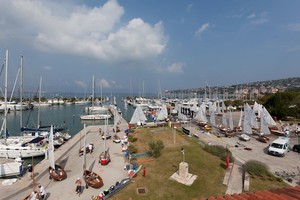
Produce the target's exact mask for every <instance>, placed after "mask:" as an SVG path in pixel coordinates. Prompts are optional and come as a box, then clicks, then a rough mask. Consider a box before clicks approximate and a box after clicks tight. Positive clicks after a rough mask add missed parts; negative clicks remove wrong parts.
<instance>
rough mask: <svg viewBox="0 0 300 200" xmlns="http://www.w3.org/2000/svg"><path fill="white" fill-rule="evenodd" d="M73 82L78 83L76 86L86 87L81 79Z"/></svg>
mask: <svg viewBox="0 0 300 200" xmlns="http://www.w3.org/2000/svg"><path fill="white" fill-rule="evenodd" d="M74 82H75V84H76V85H78V86H80V87H82V88H86V87H87V85H86V83H85V82H83V81H74Z"/></svg>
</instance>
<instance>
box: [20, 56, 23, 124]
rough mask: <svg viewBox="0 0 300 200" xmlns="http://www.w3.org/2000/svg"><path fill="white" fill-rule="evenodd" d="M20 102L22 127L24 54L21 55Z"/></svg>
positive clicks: (21, 122)
mask: <svg viewBox="0 0 300 200" xmlns="http://www.w3.org/2000/svg"><path fill="white" fill-rule="evenodd" d="M20 73H21V75H20V104H21V112H20V127H23V115H22V113H23V112H22V111H23V56H22V55H21V64H20Z"/></svg>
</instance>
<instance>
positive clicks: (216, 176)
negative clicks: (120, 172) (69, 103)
mask: <svg viewBox="0 0 300 200" xmlns="http://www.w3.org/2000/svg"><path fill="white" fill-rule="evenodd" d="M134 137H136V138H137V141H136V142H135V143H134V145H135V147H136V149H137V151H138V153H144V152H147V151H148V150H149V145H148V144H149V142H152V141H158V140H161V141H163V144H164V148H163V149H162V150H161V156H160V157H158V158H153V157H138V158H137V160H136V162H137V163H138V164H143V166H144V167H146V177H143V176H142V173H143V172H142V170H141V172H139V174H138V175H137V177H136V178H134V179H133V182H132V183H130V184H129V185H128V186H127V187H126V188H125V189H123V190H121V191H120V192H118V193H117V194H116V195H114V196H112V197H111V198H110V199H115V200H119V199H130V198H131V199H134V200H152V199H153V200H156V199H166V200H168V199H172V200H173V199H174V200H177V199H178V200H182V199H193V198H195V199H199V198H200V197H206V198H207V197H209V196H218V195H221V196H223V195H225V192H226V189H227V187H226V186H224V185H223V184H222V183H223V179H224V175H225V170H224V168H222V164H223V165H224V161H222V160H221V159H220V158H224V154H223V153H224V152H225V153H226V154H225V155H227V153H228V150H227V149H226V148H225V149H224V148H221V147H220V148H219V147H217V150H216V152H217V154H216V155H212V153H209V152H208V151H205V150H204V149H203V146H201V145H200V144H199V143H198V141H197V140H195V138H189V137H187V136H186V135H185V134H182V133H181V132H180V131H177V132H176V143H175V144H174V137H173V131H172V129H169V128H168V127H158V128H141V129H139V132H138V133H137V132H135V133H134ZM181 148H184V152H185V154H184V159H185V162H187V163H188V164H189V173H191V174H194V175H197V176H198V178H197V179H196V180H195V182H194V183H193V185H191V186H186V185H183V184H180V183H177V182H176V181H172V180H169V178H170V176H171V175H172V174H173V173H175V172H176V171H177V170H178V168H179V163H180V162H182V160H183V155H182V153H181ZM212 149H213V148H212ZM222 155H223V156H222ZM230 155H231V153H230ZM250 176H251V177H250V188H249V189H250V191H252V192H254V191H257V190H265V189H273V188H280V187H286V186H287V184H286V183H284V182H283V181H280V180H277V178H276V177H273V175H272V176H270V174H268V175H263V176H256V175H254V174H252V175H250ZM138 188H147V193H146V194H145V195H138V194H137V192H136V191H137V189H138Z"/></svg>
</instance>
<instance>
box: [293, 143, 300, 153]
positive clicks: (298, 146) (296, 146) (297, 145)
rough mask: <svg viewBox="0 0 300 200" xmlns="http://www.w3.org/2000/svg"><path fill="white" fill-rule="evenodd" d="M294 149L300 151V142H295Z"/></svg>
mask: <svg viewBox="0 0 300 200" xmlns="http://www.w3.org/2000/svg"><path fill="white" fill-rule="evenodd" d="M293 151H295V152H298V153H300V144H295V145H294V146H293Z"/></svg>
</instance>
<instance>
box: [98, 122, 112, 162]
mask: <svg viewBox="0 0 300 200" xmlns="http://www.w3.org/2000/svg"><path fill="white" fill-rule="evenodd" d="M104 132H105V133H104V134H105V135H107V133H108V120H107V119H106V120H105V130H104ZM109 162H110V155H109V148H107V149H106V137H105V139H104V151H103V152H101V154H100V156H99V163H100V164H101V165H107V164H108V163H109Z"/></svg>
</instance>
